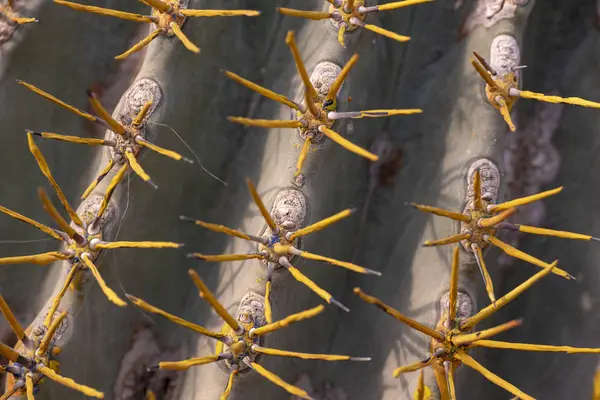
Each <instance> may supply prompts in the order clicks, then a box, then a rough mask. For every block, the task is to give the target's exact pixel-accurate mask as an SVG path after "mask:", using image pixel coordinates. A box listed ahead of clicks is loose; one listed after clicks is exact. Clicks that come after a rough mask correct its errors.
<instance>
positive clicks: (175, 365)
mask: <svg viewBox="0 0 600 400" xmlns="http://www.w3.org/2000/svg"><path fill="white" fill-rule="evenodd" d="M219 360H220V357H219V355H218V354H217V355H213V356H206V357H196V358H190V359H188V360H182V361H161V362H159V363H158V368H160V369H173V370H177V371H185V370H186V369H188V368H189V367H193V366H196V365H205V364H210V363H213V362H216V361H219Z"/></svg>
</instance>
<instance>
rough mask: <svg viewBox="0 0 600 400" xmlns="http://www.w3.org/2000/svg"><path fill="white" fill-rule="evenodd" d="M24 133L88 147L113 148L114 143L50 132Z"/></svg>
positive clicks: (30, 131)
mask: <svg viewBox="0 0 600 400" xmlns="http://www.w3.org/2000/svg"><path fill="white" fill-rule="evenodd" d="M25 132H29V133H32V134H34V135H36V136H39V137H41V138H44V139H55V140H61V141H63V142H69V143H75V144H87V145H88V146H109V147H114V146H115V145H116V142H115V141H113V140H105V139H95V138H82V137H79V136H71V135H61V134H58V133H52V132H35V131H32V130H29V129H27V130H25Z"/></svg>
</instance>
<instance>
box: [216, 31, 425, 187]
mask: <svg viewBox="0 0 600 400" xmlns="http://www.w3.org/2000/svg"><path fill="white" fill-rule="evenodd" d="M285 42H286V44H287V45H288V46H289V48H290V51H291V53H292V56H293V58H294V62H295V63H296V67H297V68H298V73H299V74H300V77H301V78H302V83H303V84H304V103H302V104H299V103H296V102H294V101H292V100H290V99H288V98H287V97H285V96H283V95H281V94H277V93H275V92H272V91H271V90H269V89H266V88H263V87H262V86H259V85H257V84H255V83H253V82H250V81H249V80H247V79H244V78H242V77H241V76H239V75H236V74H234V73H233V72H229V71H225V75H227V77H229V78H231V79H233V80H234V81H236V82H238V83H240V84H242V85H244V86H246V87H247V88H249V89H252V90H254V91H256V92H258V93H260V94H262V95H263V96H265V97H267V98H269V99H271V100H275V101H277V102H279V103H281V104H283V105H286V106H288V107H291V108H292V109H294V110H296V119H295V120H289V121H286V120H283V121H282V120H265V119H251V118H243V117H229V118H228V119H229V120H230V121H232V122H236V123H238V124H243V125H248V126H258V127H263V128H297V129H299V130H300V135H301V136H302V137H303V138H304V145H303V146H302V150H301V151H300V155H299V157H298V161H297V163H296V172H295V175H296V176H298V175H299V174H300V173H301V172H302V166H303V165H304V161H305V160H306V157H307V155H308V152H309V149H310V146H311V144H313V143H314V142H316V141H318V140H320V139H321V138H322V137H323V136H326V137H328V138H329V139H331V140H332V141H334V142H336V143H337V144H339V145H340V146H342V147H343V148H345V149H346V150H349V151H351V152H353V153H355V154H358V155H359V156H362V157H365V158H367V159H369V160H371V161H377V160H378V159H379V157H377V155H375V154H373V153H371V152H369V151H367V150H365V149H363V148H362V147H359V146H357V145H355V144H354V143H352V142H350V141H349V140H347V139H345V138H344V137H343V136H342V135H340V134H339V133H337V132H335V131H333V130H332V129H331V128H332V127H333V124H334V123H335V121H336V120H339V119H345V118H353V119H357V118H378V117H389V116H392V115H409V114H416V113H421V112H423V111H422V110H420V109H407V110H398V109H391V110H367V111H353V112H336V111H335V110H336V109H337V96H338V92H339V91H340V88H341V87H342V84H343V83H344V81H345V80H346V78H347V77H348V74H349V73H350V70H351V69H352V67H353V66H354V64H356V62H357V61H358V54H354V55H353V56H352V58H350V60H349V61H348V63H346V65H345V66H344V68H343V69H342V71H341V72H340V74H339V75H338V76H337V78H336V79H335V81H334V82H333V84H332V85H331V87H330V88H329V91H328V93H327V95H325V96H323V95H321V94H320V93H319V92H318V91H317V90H316V89H315V87H314V85H313V84H312V82H311V81H310V78H309V76H308V73H307V71H306V67H305V66H304V63H303V62H302V58H301V57H300V52H299V51H298V46H297V45H296V40H295V38H294V32H292V31H289V32H288V33H287V36H286V39H285Z"/></svg>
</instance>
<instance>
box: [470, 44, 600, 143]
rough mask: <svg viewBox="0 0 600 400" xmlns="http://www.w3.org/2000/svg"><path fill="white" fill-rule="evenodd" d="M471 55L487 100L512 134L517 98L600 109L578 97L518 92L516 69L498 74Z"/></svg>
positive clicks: (476, 56)
mask: <svg viewBox="0 0 600 400" xmlns="http://www.w3.org/2000/svg"><path fill="white" fill-rule="evenodd" d="M473 54H474V55H475V58H477V60H471V64H472V65H473V67H474V68H475V70H476V71H477V73H478V74H479V75H480V76H481V78H483V80H484V81H485V83H486V85H485V95H486V97H487V100H488V102H489V103H490V104H491V105H492V106H494V108H496V109H497V110H498V111H500V114H502V118H504V121H506V123H507V124H508V127H509V128H510V130H511V131H512V132H515V131H516V130H517V128H516V127H515V124H514V123H513V121H512V118H511V116H510V111H511V110H512V107H513V105H514V104H515V102H516V101H517V99H519V98H522V99H533V100H538V101H544V102H546V103H564V104H572V105H576V106H582V107H591V108H600V103H596V102H594V101H589V100H585V99H581V98H579V97H566V98H563V97H559V96H548V95H545V94H542V93H536V92H531V91H529V90H519V89H518V88H517V85H518V80H517V75H516V74H515V71H516V69H517V68H515V67H513V68H512V69H511V70H510V71H508V72H506V73H504V74H500V73H498V72H497V71H496V70H494V68H492V66H491V65H490V64H489V63H488V62H487V61H486V60H485V59H484V58H483V57H482V56H480V55H479V54H477V53H476V52H473ZM524 67H525V66H520V67H518V68H524Z"/></svg>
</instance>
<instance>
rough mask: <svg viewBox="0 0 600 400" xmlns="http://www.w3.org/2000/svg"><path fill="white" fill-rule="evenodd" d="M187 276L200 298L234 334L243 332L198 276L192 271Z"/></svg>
mask: <svg viewBox="0 0 600 400" xmlns="http://www.w3.org/2000/svg"><path fill="white" fill-rule="evenodd" d="M188 275H189V276H190V277H191V278H192V281H194V284H195V285H196V287H197V288H198V292H199V295H200V297H202V298H203V299H204V300H206V301H207V302H208V304H210V305H211V307H212V308H213V309H214V310H215V311H216V312H217V314H219V316H220V317H221V318H222V319H223V321H225V323H227V325H229V327H230V328H231V329H233V330H234V331H235V332H236V333H240V332H243V328H242V327H241V326H240V325H239V324H238V322H237V321H236V320H235V318H233V317H232V316H231V314H229V313H228V312H227V310H226V309H225V307H223V305H222V304H221V303H219V301H218V300H217V298H216V297H215V295H214V294H213V293H212V292H211V291H210V290H209V289H208V287H207V286H206V285H205V284H204V282H203V281H202V279H201V278H200V275H198V274H197V273H196V271H194V270H193V269H189V270H188Z"/></svg>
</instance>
